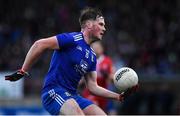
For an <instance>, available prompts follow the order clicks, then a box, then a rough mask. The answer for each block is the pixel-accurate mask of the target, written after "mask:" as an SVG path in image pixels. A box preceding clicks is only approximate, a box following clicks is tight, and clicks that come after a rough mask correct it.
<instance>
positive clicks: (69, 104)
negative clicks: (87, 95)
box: [60, 99, 84, 115]
mask: <svg viewBox="0 0 180 116" xmlns="http://www.w3.org/2000/svg"><path fill="white" fill-rule="evenodd" d="M60 112H61V114H73V115H84V113H83V111H82V110H81V108H80V107H79V105H78V104H77V102H76V101H75V100H74V99H69V100H67V101H66V102H65V103H64V104H63V106H62V108H61V110H60Z"/></svg>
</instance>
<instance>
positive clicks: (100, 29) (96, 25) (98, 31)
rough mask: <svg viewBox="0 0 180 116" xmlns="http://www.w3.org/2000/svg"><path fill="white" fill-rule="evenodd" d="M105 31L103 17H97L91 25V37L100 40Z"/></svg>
mask: <svg viewBox="0 0 180 116" xmlns="http://www.w3.org/2000/svg"><path fill="white" fill-rule="evenodd" d="M105 31H106V28H105V22H104V18H103V17H99V18H97V19H96V20H95V21H94V22H93V26H92V35H93V37H94V38H96V39H100V40H101V39H102V37H103V35H104V33H105Z"/></svg>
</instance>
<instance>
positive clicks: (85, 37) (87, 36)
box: [81, 30, 92, 45]
mask: <svg viewBox="0 0 180 116" xmlns="http://www.w3.org/2000/svg"><path fill="white" fill-rule="evenodd" d="M81 32H82V33H83V36H84V40H85V42H86V43H87V44H89V45H90V44H91V43H92V41H91V39H90V38H91V37H90V34H89V33H88V32H87V31H85V30H81Z"/></svg>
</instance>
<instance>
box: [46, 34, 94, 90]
mask: <svg viewBox="0 0 180 116" xmlns="http://www.w3.org/2000/svg"><path fill="white" fill-rule="evenodd" d="M56 37H57V40H58V44H59V47H60V49H59V50H55V51H54V53H53V56H52V59H51V63H50V68H49V71H48V73H47V75H46V78H45V82H44V88H43V89H46V88H47V89H48V88H49V87H50V86H57V87H58V86H60V87H63V88H65V89H66V90H67V91H69V92H71V93H76V92H77V86H78V83H79V81H80V79H81V77H83V76H84V75H85V74H86V73H87V72H91V71H95V70H96V55H95V53H94V51H93V50H92V48H91V47H90V45H88V44H87V43H86V42H85V40H84V37H83V34H82V33H81V32H73V33H63V34H59V35H56Z"/></svg>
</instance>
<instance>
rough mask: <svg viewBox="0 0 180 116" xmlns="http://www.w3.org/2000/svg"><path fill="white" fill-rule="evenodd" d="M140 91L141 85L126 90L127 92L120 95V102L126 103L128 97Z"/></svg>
mask: <svg viewBox="0 0 180 116" xmlns="http://www.w3.org/2000/svg"><path fill="white" fill-rule="evenodd" d="M138 89H139V84H137V85H135V86H133V87H131V88H129V89H128V90H126V91H125V92H122V93H121V94H120V95H119V101H124V100H125V99H126V98H127V97H128V96H130V95H131V94H133V93H135V92H137V91H138Z"/></svg>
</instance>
